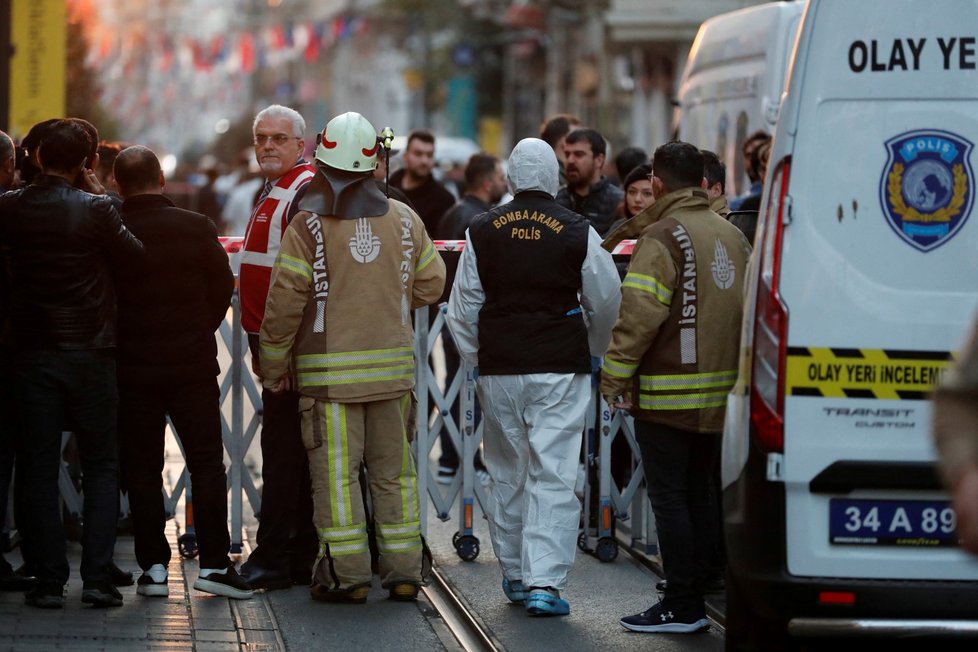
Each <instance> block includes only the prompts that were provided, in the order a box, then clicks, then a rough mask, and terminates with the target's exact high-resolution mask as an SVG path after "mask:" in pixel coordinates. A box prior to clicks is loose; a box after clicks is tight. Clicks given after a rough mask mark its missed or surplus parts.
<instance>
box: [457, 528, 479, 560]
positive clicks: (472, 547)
mask: <svg viewBox="0 0 978 652" xmlns="http://www.w3.org/2000/svg"><path fill="white" fill-rule="evenodd" d="M455 551H456V552H457V553H458V556H459V558H460V559H461V560H462V561H475V558H476V557H478V556H479V539H478V538H477V537H474V536H472V535H471V534H466V535H464V536H460V537H459V538H458V542H457V543H456V544H455Z"/></svg>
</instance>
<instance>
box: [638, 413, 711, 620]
mask: <svg viewBox="0 0 978 652" xmlns="http://www.w3.org/2000/svg"><path fill="white" fill-rule="evenodd" d="M635 431H636V439H637V440H638V445H639V447H640V448H641V450H642V465H643V467H644V469H645V481H646V484H647V486H648V492H649V500H651V501H652V512H653V513H654V514H655V528H656V532H657V534H658V537H659V551H660V552H661V554H662V563H663V566H664V567H665V573H666V579H667V580H668V585H667V589H666V595H665V599H666V600H667V601H668V602H669V603H670V604H671V605H682V606H694V607H701V606H702V604H703V589H704V585H705V581H706V577H707V574H708V572H709V562H710V553H711V551H712V550H713V546H714V542H715V541H716V534H717V532H716V525H717V524H716V515H715V513H714V511H715V506H714V505H713V504H712V502H713V500H712V496H713V491H712V486H711V485H712V482H713V469H714V466H715V464H716V460H717V457H718V456H719V454H720V435H711V434H704V433H697V432H688V431H684V430H679V429H677V428H671V427H669V426H664V425H661V424H657V423H649V422H647V421H639V420H637V419H636V421H635Z"/></svg>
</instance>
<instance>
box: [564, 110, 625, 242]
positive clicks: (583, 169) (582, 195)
mask: <svg viewBox="0 0 978 652" xmlns="http://www.w3.org/2000/svg"><path fill="white" fill-rule="evenodd" d="M606 151H607V150H606V145H605V140H604V136H602V135H601V134H599V133H598V132H597V131H595V130H594V129H577V130H575V131H572V132H570V133H569V134H567V138H566V139H565V140H564V157H565V159H566V165H567V185H566V186H565V187H563V188H561V189H560V192H558V193H557V203H558V204H560V205H561V206H564V207H565V208H569V209H571V210H572V211H574V212H575V213H578V214H580V215H583V216H584V217H586V218H587V219H588V220H589V221H590V222H591V226H593V227H594V230H595V231H597V232H598V235H600V236H602V237H604V235H605V233H606V232H607V231H608V227H609V226H611V223H612V222H613V221H614V219H615V209H617V208H618V204H620V203H621V201H622V200H623V199H624V198H625V194H624V192H622V189H621V188H619V187H618V186H616V185H614V184H613V183H611V182H610V181H609V180H608V179H607V178H606V177H604V176H603V175H602V174H601V170H602V168H604V159H605V152H606Z"/></svg>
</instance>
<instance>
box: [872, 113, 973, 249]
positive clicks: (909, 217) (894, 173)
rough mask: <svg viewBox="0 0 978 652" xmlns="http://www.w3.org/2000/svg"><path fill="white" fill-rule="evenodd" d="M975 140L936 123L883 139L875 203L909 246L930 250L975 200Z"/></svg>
mask: <svg viewBox="0 0 978 652" xmlns="http://www.w3.org/2000/svg"><path fill="white" fill-rule="evenodd" d="M973 148H974V145H973V144H972V143H970V142H968V141H967V140H965V139H964V138H962V137H961V136H959V135H957V134H953V133H951V132H949V131H942V130H939V129H922V130H918V131H909V132H907V133H904V134H900V135H899V136H896V137H894V138H891V139H890V140H888V141H887V142H886V152H887V161H886V166H885V167H884V168H883V177H882V179H881V180H880V203H881V204H882V207H883V214H884V215H885V216H886V219H887V221H888V222H889V224H890V226H891V227H892V228H893V230H894V231H895V232H896V233H897V235H899V236H900V237H901V238H903V240H904V241H906V242H907V244H909V245H910V246H912V247H914V248H915V249H918V250H920V251H923V252H925V253H926V252H928V251H931V250H933V249H935V248H937V247H939V246H941V245H942V244H944V243H945V242H947V241H948V240H950V239H951V238H952V237H954V235H955V234H956V233H957V232H958V231H959V230H961V227H962V226H963V225H964V223H965V221H967V219H968V216H969V215H970V214H971V208H972V205H973V204H974V194H975V192H974V191H975V184H974V172H973V171H972V169H971V150H972V149H973Z"/></svg>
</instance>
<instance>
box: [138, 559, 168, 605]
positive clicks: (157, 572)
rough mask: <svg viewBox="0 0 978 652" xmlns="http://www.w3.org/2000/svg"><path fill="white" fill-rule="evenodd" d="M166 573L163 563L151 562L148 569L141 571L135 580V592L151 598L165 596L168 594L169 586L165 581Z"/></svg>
mask: <svg viewBox="0 0 978 652" xmlns="http://www.w3.org/2000/svg"><path fill="white" fill-rule="evenodd" d="M167 576H168V573H167V571H166V566H164V565H163V564H153V565H152V566H150V567H149V570H146V571H143V574H142V575H141V576H140V577H139V581H137V582H136V593H138V594H139V595H145V596H147V597H151V598H165V597H167V596H169V595H170V587H169V585H168V584H167V583H166V580H167Z"/></svg>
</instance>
